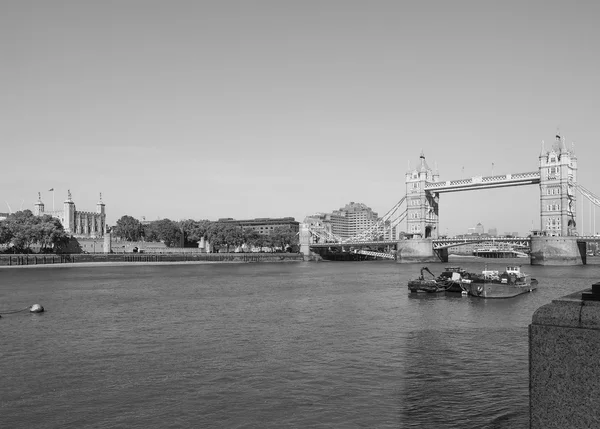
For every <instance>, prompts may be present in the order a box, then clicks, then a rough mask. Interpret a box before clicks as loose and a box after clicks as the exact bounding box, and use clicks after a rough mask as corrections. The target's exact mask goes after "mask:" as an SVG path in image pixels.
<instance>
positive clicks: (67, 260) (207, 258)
mask: <svg viewBox="0 0 600 429" xmlns="http://www.w3.org/2000/svg"><path fill="white" fill-rule="evenodd" d="M303 260H304V258H303V256H302V254H301V253H184V252H182V253H148V254H146V253H138V254H135V253H134V254H132V253H126V254H122V253H121V254H116V253H111V254H104V255H103V254H81V253H78V254H59V255H43V254H42V255H35V254H33V255H31V254H29V255H0V267H2V266H28V265H58V264H77V263H86V264H89V263H99V264H101V263H119V262H127V263H132V262H133V263H135V262H139V263H149V262H152V263H160V262H165V263H169V262H239V263H246V262H248V263H250V262H300V261H303Z"/></svg>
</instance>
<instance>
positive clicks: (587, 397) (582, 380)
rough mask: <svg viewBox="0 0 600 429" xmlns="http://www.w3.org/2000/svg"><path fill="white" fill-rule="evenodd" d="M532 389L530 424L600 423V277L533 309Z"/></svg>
mask: <svg viewBox="0 0 600 429" xmlns="http://www.w3.org/2000/svg"><path fill="white" fill-rule="evenodd" d="M582 295H583V298H584V299H582ZM594 296H596V298H597V299H599V300H598V301H595V300H594V299H595V298H594ZM529 391H530V422H531V423H530V428H531V429H542V428H543V429H549V428H560V429H571V428H572V429H575V428H577V429H579V428H598V427H600V406H598V400H599V399H600V283H596V284H595V285H593V288H592V289H588V290H585V291H582V292H577V293H573V294H571V295H567V296H565V297H563V298H559V299H556V300H554V301H552V302H551V303H550V304H547V305H544V306H542V307H540V308H539V309H538V310H537V311H536V312H535V313H534V314H533V318H532V323H531V325H529Z"/></svg>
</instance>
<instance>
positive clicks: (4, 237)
mask: <svg viewBox="0 0 600 429" xmlns="http://www.w3.org/2000/svg"><path fill="white" fill-rule="evenodd" d="M12 237H13V236H12V232H11V230H10V228H9V227H8V223H7V222H6V220H0V244H8V243H10V241H11V240H12Z"/></svg>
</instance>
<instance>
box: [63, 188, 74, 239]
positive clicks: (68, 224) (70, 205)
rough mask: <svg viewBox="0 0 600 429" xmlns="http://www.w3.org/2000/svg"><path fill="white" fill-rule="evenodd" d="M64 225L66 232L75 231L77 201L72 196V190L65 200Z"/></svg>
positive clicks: (72, 232)
mask: <svg viewBox="0 0 600 429" xmlns="http://www.w3.org/2000/svg"><path fill="white" fill-rule="evenodd" d="M63 206H64V219H63V227H64V228H65V232H69V233H71V234H74V233H75V203H74V202H73V200H72V198H71V190H69V191H68V196H67V199H66V200H65V202H64V205H63Z"/></svg>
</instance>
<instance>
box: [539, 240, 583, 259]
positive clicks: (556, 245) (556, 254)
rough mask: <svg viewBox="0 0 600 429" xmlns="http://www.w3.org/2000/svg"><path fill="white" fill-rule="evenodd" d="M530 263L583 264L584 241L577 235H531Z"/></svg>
mask: <svg viewBox="0 0 600 429" xmlns="http://www.w3.org/2000/svg"><path fill="white" fill-rule="evenodd" d="M530 257H531V265H582V264H585V263H586V261H587V259H586V254H585V243H579V242H578V241H577V237H547V236H540V237H537V236H534V237H531V255H530Z"/></svg>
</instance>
